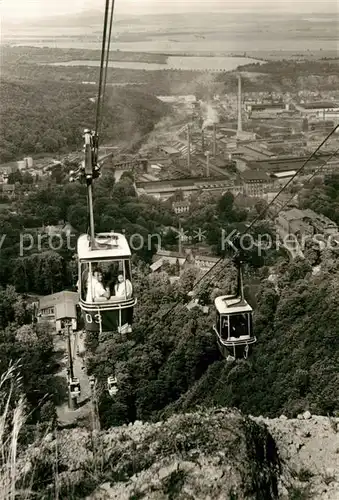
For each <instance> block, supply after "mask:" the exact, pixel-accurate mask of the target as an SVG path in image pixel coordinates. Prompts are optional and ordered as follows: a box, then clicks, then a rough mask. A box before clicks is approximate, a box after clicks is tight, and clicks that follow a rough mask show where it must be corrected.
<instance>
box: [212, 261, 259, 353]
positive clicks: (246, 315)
mask: <svg viewBox="0 0 339 500" xmlns="http://www.w3.org/2000/svg"><path fill="white" fill-rule="evenodd" d="M236 265H237V268H238V287H237V288H238V289H237V293H236V294H235V295H223V296H221V297H217V298H216V299H215V301H214V304H215V308H216V324H215V325H214V326H213V329H214V331H215V333H216V335H217V341H218V345H219V349H220V351H221V354H222V355H223V356H224V357H226V356H227V353H228V351H231V353H232V355H233V357H234V358H235V359H236V358H237V357H239V356H240V355H242V356H243V357H244V358H245V359H246V358H247V356H248V352H249V347H250V345H251V344H254V343H255V342H256V341H257V339H256V337H254V336H253V328H252V313H253V309H252V307H251V306H250V305H249V304H248V303H247V302H246V300H245V298H244V291H243V279H242V265H241V262H239V261H238V262H236Z"/></svg>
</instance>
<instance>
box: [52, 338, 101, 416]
mask: <svg viewBox="0 0 339 500" xmlns="http://www.w3.org/2000/svg"><path fill="white" fill-rule="evenodd" d="M84 342H85V332H83V331H80V332H74V333H72V334H71V348H72V355H73V370H74V376H75V377H76V378H78V379H79V381H80V387H81V395H80V397H79V398H78V400H77V403H78V408H77V409H76V410H71V409H70V408H69V407H68V403H67V402H66V403H65V404H63V405H61V406H58V407H57V414H58V420H59V423H60V424H61V425H67V424H71V423H73V422H75V421H76V420H77V419H79V418H81V417H85V416H88V415H90V414H91V411H92V402H91V389H90V385H89V379H88V376H87V373H86V370H85V364H84V361H83V358H82V357H81V356H79V355H78V354H77V346H78V347H79V351H78V352H79V354H80V355H81V354H82V353H84V352H85V343H84ZM55 348H56V349H57V350H63V351H64V353H65V355H64V358H63V368H62V370H61V371H60V373H59V375H60V376H62V377H64V378H65V380H67V367H68V355H67V338H66V336H60V335H58V336H57V337H56V338H55Z"/></svg>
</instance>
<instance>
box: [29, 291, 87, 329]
mask: <svg viewBox="0 0 339 500" xmlns="http://www.w3.org/2000/svg"><path fill="white" fill-rule="evenodd" d="M78 302H79V294H78V293H77V292H68V291H63V292H58V293H54V294H52V295H46V296H45V297H41V298H40V300H39V313H38V323H42V322H47V323H50V324H52V325H53V326H54V327H55V331H56V332H61V331H62V330H63V328H64V326H65V319H68V320H71V325H72V329H73V330H76V329H77V317H78V313H77V305H78Z"/></svg>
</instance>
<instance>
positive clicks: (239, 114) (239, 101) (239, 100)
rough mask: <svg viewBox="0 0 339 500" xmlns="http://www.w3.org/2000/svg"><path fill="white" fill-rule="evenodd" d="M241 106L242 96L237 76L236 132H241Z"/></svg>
mask: <svg viewBox="0 0 339 500" xmlns="http://www.w3.org/2000/svg"><path fill="white" fill-rule="evenodd" d="M241 105H242V96H241V76H240V75H238V132H242V116H241V114H242V113H241V111H242V110H241Z"/></svg>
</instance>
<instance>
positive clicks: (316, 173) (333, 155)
mask: <svg viewBox="0 0 339 500" xmlns="http://www.w3.org/2000/svg"><path fill="white" fill-rule="evenodd" d="M338 153H339V148H338V149H336V150H335V151H334V153H332V154H331V156H330V157H329V158H327V160H326V161H325V162H324V163H323V164H322V165H320V167H318V168H317V169H316V170H315V172H313V174H312V175H311V177H310V178H309V179H307V180H306V182H304V183H303V187H304V186H306V185H307V184H308V183H309V182H311V180H312V179H313V178H314V177H315V176H316V175H318V174H319V171H321V169H322V168H324V167H325V166H326V165H327V164H328V162H329V161H330V160H332V158H334V157H335V156H337V154H338ZM294 197H295V194H293V195H292V196H291V198H290V199H289V200H287V201H286V203H284V204H283V206H282V207H280V208H279V210H278V212H277V213H275V214H274V215H273V218H276V217H277V216H278V214H279V213H280V212H281V211H282V210H284V208H285V207H286V206H287V205H288V204H289V203H290V202H291V201H292V200H293V198H294Z"/></svg>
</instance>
